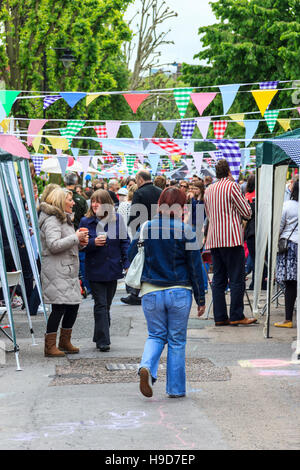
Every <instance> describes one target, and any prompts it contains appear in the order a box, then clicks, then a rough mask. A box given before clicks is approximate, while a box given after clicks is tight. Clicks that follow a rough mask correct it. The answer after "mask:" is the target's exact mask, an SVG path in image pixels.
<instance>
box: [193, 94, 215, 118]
mask: <svg viewBox="0 0 300 470" xmlns="http://www.w3.org/2000/svg"><path fill="white" fill-rule="evenodd" d="M216 94H217V93H192V94H191V98H192V101H193V103H194V105H195V106H196V108H197V109H198V112H199V114H200V116H202V114H203V112H204V110H205V109H206V108H207V106H208V105H209V104H210V103H211V102H212V101H213V99H214V98H215V96H216Z"/></svg>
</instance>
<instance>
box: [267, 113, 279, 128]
mask: <svg viewBox="0 0 300 470" xmlns="http://www.w3.org/2000/svg"><path fill="white" fill-rule="evenodd" d="M278 114H279V110H278V109H274V110H272V111H270V110H268V109H267V111H265V116H264V118H265V120H266V121H267V124H268V128H269V131H270V132H273V130H274V127H275V124H276V120H277V118H278Z"/></svg>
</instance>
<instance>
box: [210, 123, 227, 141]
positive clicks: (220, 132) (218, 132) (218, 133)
mask: <svg viewBox="0 0 300 470" xmlns="http://www.w3.org/2000/svg"><path fill="white" fill-rule="evenodd" d="M213 126H214V134H215V138H216V139H223V136H224V134H225V131H226V128H227V121H214V122H213Z"/></svg>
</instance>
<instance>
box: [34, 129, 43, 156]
mask: <svg viewBox="0 0 300 470" xmlns="http://www.w3.org/2000/svg"><path fill="white" fill-rule="evenodd" d="M42 135H43V130H42V129H41V130H40V131H39V132H38V134H37V136H36V137H34V139H33V141H32V146H33V148H34V151H35V152H36V153H37V152H38V151H39V147H40V145H41V140H42Z"/></svg>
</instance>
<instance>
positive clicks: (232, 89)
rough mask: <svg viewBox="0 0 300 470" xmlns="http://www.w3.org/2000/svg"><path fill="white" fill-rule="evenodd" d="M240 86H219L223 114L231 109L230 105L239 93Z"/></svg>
mask: <svg viewBox="0 0 300 470" xmlns="http://www.w3.org/2000/svg"><path fill="white" fill-rule="evenodd" d="M239 88H240V85H222V86H219V89H220V92H221V95H222V100H223V114H227V111H228V110H229V109H230V108H231V105H232V103H233V102H234V99H235V97H236V94H237V92H238V91H239Z"/></svg>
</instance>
